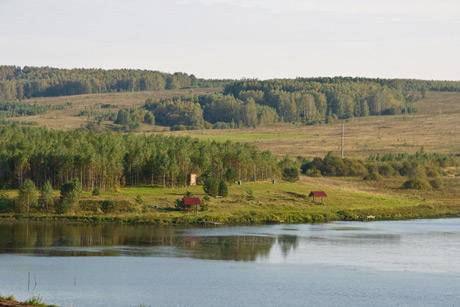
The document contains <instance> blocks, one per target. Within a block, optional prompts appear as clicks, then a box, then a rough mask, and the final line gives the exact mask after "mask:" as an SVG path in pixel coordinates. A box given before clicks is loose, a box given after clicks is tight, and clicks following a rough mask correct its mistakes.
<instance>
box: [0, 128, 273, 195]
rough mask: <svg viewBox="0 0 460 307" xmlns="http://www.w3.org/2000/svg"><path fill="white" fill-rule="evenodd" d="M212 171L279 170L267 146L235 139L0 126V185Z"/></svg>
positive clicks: (246, 176)
mask: <svg viewBox="0 0 460 307" xmlns="http://www.w3.org/2000/svg"><path fill="white" fill-rule="evenodd" d="M192 172H194V173H197V174H204V173H211V174H212V175H213V177H216V178H218V179H220V180H225V181H228V182H233V181H235V180H264V179H271V178H273V177H276V176H278V175H279V165H278V161H277V159H276V158H275V157H274V156H273V155H272V154H271V153H269V152H261V151H259V150H257V149H256V148H255V147H254V146H251V145H248V144H238V143H230V142H226V143H216V142H206V141H199V140H196V139H192V138H187V137H165V136H158V135H150V136H147V135H131V134H124V135H123V134H113V133H99V134H97V133H91V132H86V131H79V130H78V131H71V132H58V131H52V130H46V129H38V128H27V127H16V126H5V127H0V187H4V188H5V187H11V188H15V187H19V186H21V185H22V184H23V183H24V182H25V180H26V179H31V180H32V181H33V182H34V183H35V184H36V185H37V186H43V185H44V184H45V182H46V181H50V182H51V183H52V185H53V186H54V187H60V186H61V185H63V184H64V183H66V182H69V180H72V179H78V180H79V181H80V182H81V184H82V186H83V188H85V189H88V190H89V189H93V188H95V187H98V188H101V189H110V188H115V187H117V186H123V185H165V186H176V185H185V184H186V180H187V176H188V175H189V174H190V173H192Z"/></svg>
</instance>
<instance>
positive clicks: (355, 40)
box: [0, 0, 460, 80]
mask: <svg viewBox="0 0 460 307" xmlns="http://www.w3.org/2000/svg"><path fill="white" fill-rule="evenodd" d="M458 16H460V3H459V2H458V0H443V1H436V0H405V1H400V0H387V1H385V2H382V1H379V0H132V1H124V0H111V1H110V2H109V1H107V0H68V1H59V0H40V1H28V0H2V1H0V37H2V39H1V40H0V59H1V61H4V62H5V63H8V64H16V65H25V64H29V65H33V66H52V67H63V68H64V67H100V68H105V69H108V68H113V67H119V66H126V67H131V68H133V69H146V68H147V69H154V70H158V71H164V72H168V71H169V72H174V71H184V72H193V73H194V74H196V75H197V76H200V77H201V78H206V79H211V78H213V79H214V78H223V79H241V78H257V79H261V80H267V79H274V78H295V77H297V76H305V75H310V76H320V75H321V76H368V77H369V78H382V79H383V78H385V79H392V78H398V79H417V80H460V69H459V65H458V59H457V58H458V54H460V19H459V18H458ZM120 64H121V65H120Z"/></svg>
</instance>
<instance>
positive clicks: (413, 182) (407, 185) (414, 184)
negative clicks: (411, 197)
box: [402, 177, 431, 190]
mask: <svg viewBox="0 0 460 307" xmlns="http://www.w3.org/2000/svg"><path fill="white" fill-rule="evenodd" d="M430 187H431V185H430V183H429V182H428V180H426V178H424V177H413V178H411V179H409V180H407V181H406V182H404V183H403V185H402V188H403V189H414V190H426V189H429V188H430Z"/></svg>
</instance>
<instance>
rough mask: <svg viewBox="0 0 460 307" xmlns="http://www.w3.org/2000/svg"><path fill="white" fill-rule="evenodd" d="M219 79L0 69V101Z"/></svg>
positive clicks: (210, 84)
mask: <svg viewBox="0 0 460 307" xmlns="http://www.w3.org/2000/svg"><path fill="white" fill-rule="evenodd" d="M225 83H226V81H223V80H204V79H198V78H196V77H195V76H194V75H188V74H185V73H174V74H169V73H162V72H158V71H149V70H139V69H111V70H103V69H60V68H51V67H28V66H26V67H23V68H21V67H18V66H0V99H7V100H11V99H23V98H30V97H51V96H66V95H80V94H89V93H107V92H131V91H156V90H164V89H181V88H192V87H218V86H222V85H223V84H225Z"/></svg>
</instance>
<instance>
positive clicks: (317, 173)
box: [305, 167, 321, 177]
mask: <svg viewBox="0 0 460 307" xmlns="http://www.w3.org/2000/svg"><path fill="white" fill-rule="evenodd" d="M305 175H307V176H310V177H321V171H320V170H319V169H317V168H315V167H313V168H310V169H308V170H307V171H306V172H305Z"/></svg>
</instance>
